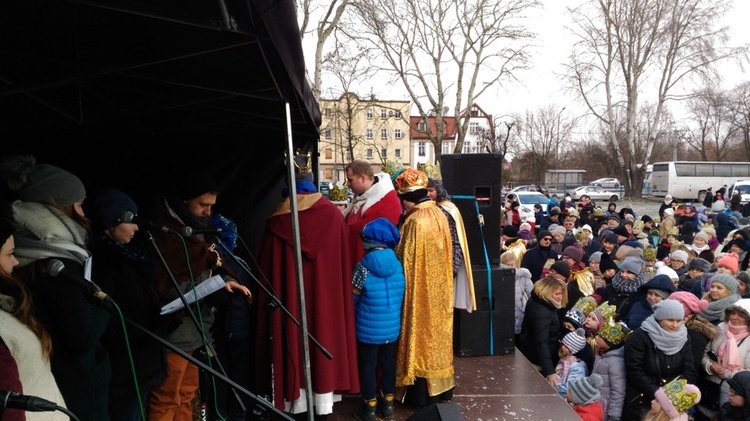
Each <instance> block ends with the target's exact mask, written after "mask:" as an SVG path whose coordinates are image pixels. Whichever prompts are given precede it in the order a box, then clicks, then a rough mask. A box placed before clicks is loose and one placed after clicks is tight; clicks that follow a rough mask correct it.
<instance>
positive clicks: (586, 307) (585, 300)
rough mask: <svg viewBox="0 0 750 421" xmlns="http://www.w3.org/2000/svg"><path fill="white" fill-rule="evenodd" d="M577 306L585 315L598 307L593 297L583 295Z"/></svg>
mask: <svg viewBox="0 0 750 421" xmlns="http://www.w3.org/2000/svg"><path fill="white" fill-rule="evenodd" d="M574 307H575V308H577V309H579V310H581V313H583V315H584V316H588V314H589V313H591V312H592V311H594V310H595V309H596V300H595V299H594V298H593V297H581V298H579V299H578V301H577V302H576V305H575V306H574Z"/></svg>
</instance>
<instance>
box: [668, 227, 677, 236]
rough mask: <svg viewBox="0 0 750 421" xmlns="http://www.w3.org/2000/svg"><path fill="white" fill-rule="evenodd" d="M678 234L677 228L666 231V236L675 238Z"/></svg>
mask: <svg viewBox="0 0 750 421" xmlns="http://www.w3.org/2000/svg"><path fill="white" fill-rule="evenodd" d="M679 234H680V229H679V228H677V227H671V228H669V229H668V230H667V235H674V236H675V237H676V236H677V235H679Z"/></svg>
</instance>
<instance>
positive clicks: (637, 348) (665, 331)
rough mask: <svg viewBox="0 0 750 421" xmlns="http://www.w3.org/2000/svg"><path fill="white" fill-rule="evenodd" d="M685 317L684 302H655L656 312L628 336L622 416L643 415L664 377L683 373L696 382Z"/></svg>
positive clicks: (635, 416)
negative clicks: (684, 321) (625, 384)
mask: <svg viewBox="0 0 750 421" xmlns="http://www.w3.org/2000/svg"><path fill="white" fill-rule="evenodd" d="M684 318H685V311H684V309H683V306H682V304H681V303H680V302H678V301H675V300H669V299H666V300H664V301H662V302H660V303H658V304H657V305H655V306H654V314H653V315H651V316H649V317H648V318H647V319H646V320H644V321H643V324H642V325H641V328H640V329H636V330H635V331H633V333H632V334H630V336H628V338H627V339H626V340H625V369H626V371H627V378H628V381H627V393H626V396H625V406H624V408H623V413H622V418H623V419H627V420H639V419H642V418H643V416H644V414H645V413H646V412H647V411H648V409H649V407H650V406H651V401H652V400H653V399H654V394H655V393H656V391H657V390H659V388H660V387H661V386H663V385H664V382H665V381H670V380H672V379H674V378H676V377H678V376H681V377H682V378H684V379H687V381H688V382H689V383H692V384H694V383H695V382H696V380H697V374H696V372H695V367H694V365H693V352H692V346H691V343H690V338H689V337H688V334H687V329H686V328H685V325H684V323H683V319H684Z"/></svg>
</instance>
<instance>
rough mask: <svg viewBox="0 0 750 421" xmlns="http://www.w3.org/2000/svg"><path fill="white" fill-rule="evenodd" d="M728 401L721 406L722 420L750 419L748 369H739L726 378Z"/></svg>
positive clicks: (749, 373) (749, 380)
mask: <svg viewBox="0 0 750 421" xmlns="http://www.w3.org/2000/svg"><path fill="white" fill-rule="evenodd" d="M727 383H728V384H729V401H728V402H727V403H725V404H724V405H722V406H721V414H720V415H719V419H720V420H722V421H747V420H750V371H740V372H739V373H737V374H735V375H734V376H732V378H731V379H729V380H727Z"/></svg>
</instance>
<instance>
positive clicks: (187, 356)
mask: <svg viewBox="0 0 750 421" xmlns="http://www.w3.org/2000/svg"><path fill="white" fill-rule="evenodd" d="M101 307H102V308H104V309H105V310H107V311H109V312H110V313H112V314H114V315H115V316H116V317H122V318H123V320H125V322H127V323H128V324H129V325H131V326H133V327H135V328H136V329H138V330H140V331H141V332H143V333H145V334H146V335H148V336H150V337H152V338H154V339H156V340H157V341H159V342H160V343H161V344H162V345H164V346H165V347H167V348H169V349H170V350H171V351H172V352H174V353H176V354H178V355H180V356H181V357H182V358H184V359H186V360H188V361H190V362H191V363H193V364H195V365H197V366H198V367H200V368H202V369H204V370H206V371H207V372H209V373H210V374H211V375H212V376H214V377H215V378H218V379H219V380H221V381H223V382H225V383H226V384H228V385H229V386H230V387H231V388H232V390H235V394H236V390H239V391H240V392H242V393H243V394H245V395H247V396H248V397H250V398H251V399H253V400H255V401H256V402H259V403H261V404H262V405H263V406H265V407H266V408H268V409H271V410H272V411H273V412H275V413H276V414H277V415H279V416H281V417H282V418H283V419H286V420H290V421H294V418H292V417H290V416H289V415H288V414H287V413H286V412H283V411H281V410H280V409H278V408H276V406H274V405H273V404H272V403H271V402H269V401H267V400H265V399H264V398H262V397H259V396H257V395H255V394H253V393H252V392H250V391H249V390H247V389H245V388H244V387H242V386H240V385H239V384H237V383H236V382H235V381H233V380H232V379H230V378H229V377H227V375H226V374H223V373H219V372H218V371H216V370H214V369H213V368H211V367H209V366H208V365H206V363H204V362H202V361H200V360H198V359H196V358H195V357H193V356H192V355H190V354H188V353H186V352H185V351H183V350H181V349H180V348H178V347H176V346H175V345H173V344H171V343H170V342H169V341H167V340H166V339H164V338H162V337H161V336H159V335H157V334H155V333H154V332H151V331H150V330H148V329H147V328H145V327H143V326H141V325H139V324H138V323H137V322H135V321H133V320H131V319H129V318H128V317H126V316H123V315H121V314H120V313H118V312H117V311H116V310H115V309H114V308H112V307H110V306H104V305H102V306H101ZM240 402H242V401H240Z"/></svg>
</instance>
